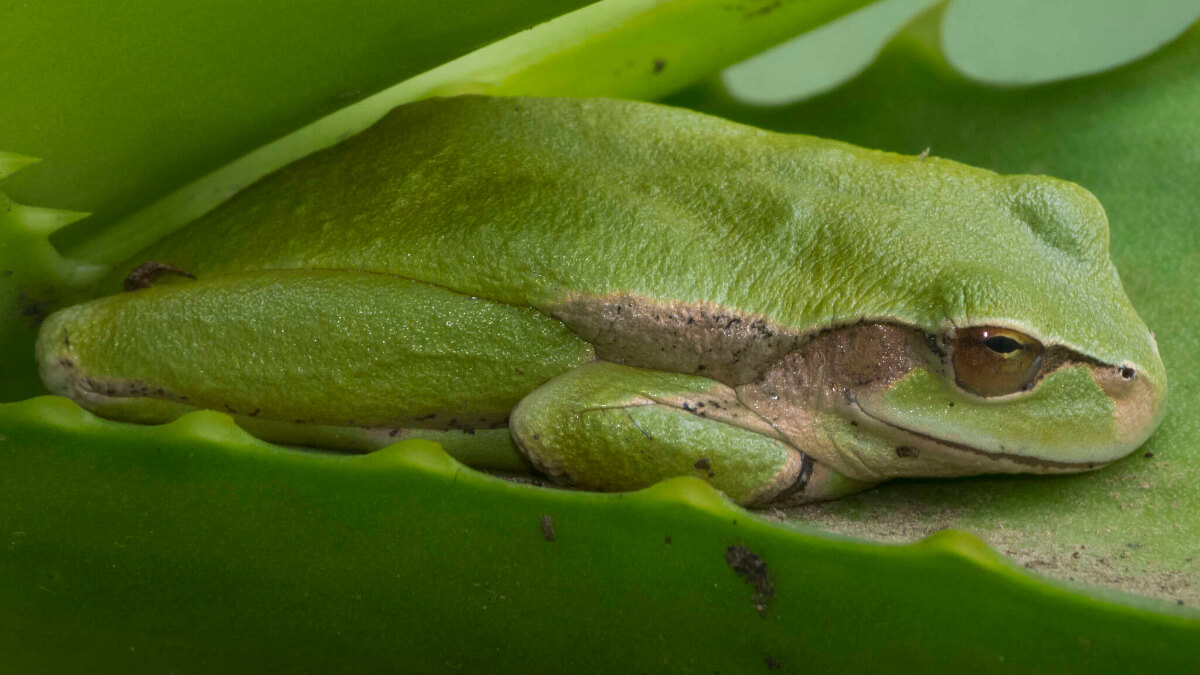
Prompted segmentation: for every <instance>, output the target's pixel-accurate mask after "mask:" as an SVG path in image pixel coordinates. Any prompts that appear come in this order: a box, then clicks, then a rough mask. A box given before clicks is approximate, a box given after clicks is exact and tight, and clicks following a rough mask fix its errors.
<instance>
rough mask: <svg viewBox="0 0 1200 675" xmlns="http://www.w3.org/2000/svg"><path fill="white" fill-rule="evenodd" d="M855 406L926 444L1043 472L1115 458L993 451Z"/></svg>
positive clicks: (1094, 465) (1084, 467)
mask: <svg viewBox="0 0 1200 675" xmlns="http://www.w3.org/2000/svg"><path fill="white" fill-rule="evenodd" d="M854 407H855V408H857V409H858V411H859V412H860V413H862V414H863V415H864V416H866V417H867V418H869V419H870V420H872V421H874V422H876V423H878V424H882V425H883V426H885V427H888V428H889V429H893V430H895V431H899V432H900V433H903V434H907V435H909V436H912V437H913V438H915V439H919V440H920V441H921V442H923V443H925V444H933V445H936V446H941V447H943V448H949V449H952V450H959V451H962V452H969V453H971V454H975V455H980V456H982V457H986V458H988V459H1003V460H1007V461H1010V462H1013V463H1015V464H1022V465H1025V466H1030V467H1034V468H1037V469H1040V470H1041V471H1043V472H1058V471H1062V472H1069V471H1087V470H1089V469H1098V468H1100V467H1102V466H1106V465H1108V464H1110V463H1112V461H1113V460H1102V461H1091V462H1063V461H1058V460H1053V459H1042V458H1041V457H1033V456H1031V455H1019V454H1016V453H1012V452H996V451H992V450H984V449H982V448H977V447H974V446H970V445H967V444H965V443H959V442H957V441H951V440H948V439H945V438H938V437H937V436H931V435H929V434H927V433H924V432H921V431H915V430H913V429H909V428H907V427H902V426H900V425H898V424H894V423H892V422H889V421H888V420H885V419H883V418H882V417H879V416H876V415H872V414H871V413H870V412H868V411H867V410H866V409H865V408H863V407H862V405H861V404H859V403H857V402H855V405H854ZM919 444H920V443H919Z"/></svg>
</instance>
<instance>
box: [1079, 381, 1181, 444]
mask: <svg viewBox="0 0 1200 675" xmlns="http://www.w3.org/2000/svg"><path fill="white" fill-rule="evenodd" d="M1156 365H1158V368H1142V367H1138V366H1136V365H1132V364H1122V365H1117V366H1094V367H1093V368H1092V378H1093V379H1095V380H1096V384H1098V385H1100V388H1101V389H1103V390H1104V393H1105V394H1107V395H1108V396H1109V398H1111V399H1112V401H1113V404H1114V406H1115V409H1114V411H1113V420H1114V422H1115V425H1116V440H1117V442H1118V443H1119V444H1120V445H1121V446H1123V447H1125V448H1127V450H1126V452H1131V451H1133V450H1134V449H1135V448H1137V447H1138V446H1140V445H1141V444H1142V443H1144V442H1145V441H1146V439H1147V438H1149V437H1150V434H1152V433H1154V430H1155V429H1156V428H1158V424H1159V422H1161V421H1162V417H1163V413H1164V412H1165V411H1166V406H1165V403H1166V393H1167V386H1166V377H1165V376H1164V375H1163V368H1162V365H1161V364H1156Z"/></svg>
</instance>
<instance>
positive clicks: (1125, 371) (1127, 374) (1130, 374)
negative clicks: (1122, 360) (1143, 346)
mask: <svg viewBox="0 0 1200 675" xmlns="http://www.w3.org/2000/svg"><path fill="white" fill-rule="evenodd" d="M1118 372H1120V373H1121V377H1122V378H1124V379H1126V380H1132V379H1133V378H1134V376H1136V375H1137V371H1136V370H1134V369H1133V368H1130V367H1129V366H1121V368H1120V370H1118Z"/></svg>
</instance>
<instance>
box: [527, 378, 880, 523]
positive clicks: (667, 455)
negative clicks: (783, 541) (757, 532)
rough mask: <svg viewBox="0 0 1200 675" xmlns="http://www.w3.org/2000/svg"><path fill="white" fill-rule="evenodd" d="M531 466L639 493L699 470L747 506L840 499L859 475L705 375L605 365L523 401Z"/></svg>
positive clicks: (591, 486)
mask: <svg viewBox="0 0 1200 675" xmlns="http://www.w3.org/2000/svg"><path fill="white" fill-rule="evenodd" d="M509 428H510V429H511V430H512V434H513V438H514V439H515V440H516V441H517V445H518V446H519V447H520V448H521V450H522V451H523V452H524V453H525V454H526V455H527V456H528V458H529V459H530V461H531V462H533V464H534V466H536V467H537V468H538V469H539V470H541V471H543V472H545V473H546V474H547V475H548V476H550V477H551V478H552V479H553V480H555V481H556V482H559V483H563V484H566V485H571V486H574V487H578V488H582V489H585V490H604V491H617V490H635V489H638V488H642V487H646V486H648V485H651V484H653V483H656V482H658V481H660V480H663V479H665V478H670V477H673V476H685V475H690V476H698V477H700V478H702V479H703V480H706V481H708V482H709V483H710V484H712V485H713V486H714V487H716V488H717V489H719V490H721V491H722V492H724V493H725V494H727V495H728V496H729V497H730V498H731V499H733V500H734V501H736V502H737V503H739V504H742V505H745V506H763V505H768V504H772V505H790V504H799V503H803V502H809V501H818V500H823V499H833V498H836V497H840V496H842V495H845V494H849V493H852V492H857V491H859V490H862V489H864V488H866V487H870V484H866V483H861V482H859V481H852V480H850V479H848V478H846V477H844V476H843V475H842V474H840V473H838V472H836V471H834V470H832V469H830V468H828V467H826V466H824V465H822V464H819V463H817V462H815V461H813V459H812V458H811V457H809V456H807V455H805V454H804V453H803V452H800V451H799V450H797V449H795V448H794V447H792V446H791V445H789V444H788V443H786V442H785V441H784V440H782V436H781V435H780V434H779V433H778V432H777V431H776V430H775V429H773V428H772V427H771V425H770V424H768V423H767V422H765V421H764V420H763V419H762V418H760V417H758V416H757V415H755V414H754V413H752V412H750V411H749V410H748V409H746V408H745V407H743V406H742V405H741V404H739V403H738V402H737V395H736V393H735V392H734V391H733V390H732V389H730V388H729V387H727V386H725V385H723V384H721V383H719V382H715V381H713V380H709V379H706V378H703V377H695V376H692V375H681V374H677V373H665V372H661V371H654V370H643V369H639V368H630V367H627V366H619V365H616V364H612V363H607V362H603V361H598V362H595V363H592V364H589V365H586V366H583V367H580V368H575V369H574V370H571V371H568V372H567V373H564V374H562V375H559V376H558V377H555V378H554V379H552V380H550V381H549V382H547V383H546V384H544V385H543V386H541V387H540V388H538V389H537V390H536V391H534V392H533V393H531V394H529V395H528V396H526V397H525V399H524V400H522V401H521V403H520V405H518V406H517V407H516V409H515V410H514V411H513V414H512V418H511V420H510V422H509Z"/></svg>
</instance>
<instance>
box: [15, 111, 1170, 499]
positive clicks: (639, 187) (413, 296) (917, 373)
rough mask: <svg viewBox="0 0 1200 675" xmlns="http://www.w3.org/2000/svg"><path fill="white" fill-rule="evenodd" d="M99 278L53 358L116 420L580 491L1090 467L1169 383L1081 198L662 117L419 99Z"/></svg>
mask: <svg viewBox="0 0 1200 675" xmlns="http://www.w3.org/2000/svg"><path fill="white" fill-rule="evenodd" d="M170 271H175V272H183V273H186V274H163V273H164V272H170ZM189 277H190V278H189ZM123 279H124V280H125V282H126V285H127V286H128V289H129V290H127V291H125V292H121V291H120V284H121V281H122V280H123ZM105 283H106V284H107V286H106V287H105V289H103V291H102V292H113V294H111V295H108V296H106V297H100V298H99V299H96V300H93V301H91V302H87V303H84V304H80V305H77V306H73V307H69V308H67V309H64V310H62V311H59V312H57V313H55V314H54V315H52V316H51V317H50V318H49V319H48V320H47V321H46V322H45V324H44V326H43V327H42V329H41V334H40V336H39V342H38V358H39V364H40V368H41V374H42V378H43V380H44V382H45V384H46V385H47V387H48V388H49V389H50V390H51V391H52V392H55V393H58V394H62V395H65V396H68V397H70V398H72V399H74V400H76V401H78V402H79V403H80V404H81V405H82V406H84V407H85V408H88V409H90V410H92V411H94V412H96V413H97V414H99V415H102V416H106V417H110V418H113V419H117V420H126V421H131V422H141V423H162V422H166V421H168V420H171V419H173V418H175V417H177V416H179V415H181V414H183V413H185V412H187V411H191V410H195V409H212V410H219V411H225V412H227V413H228V414H230V415H232V416H233V417H234V419H235V420H236V421H237V422H238V424H240V425H241V426H243V427H244V428H245V429H247V430H248V431H249V432H250V433H252V434H254V435H256V436H258V437H260V438H263V439H267V440H271V441H275V442H279V443H284V444H295V445H306V446H317V447H324V448H332V449H339V450H352V451H368V450H371V449H375V448H380V447H382V446H385V445H387V444H389V443H392V442H395V441H397V440H400V439H405V438H414V437H418V438H427V439H433V440H436V441H438V442H440V443H441V444H442V445H443V446H444V447H445V449H446V450H447V451H448V452H449V453H450V454H451V455H453V456H455V457H457V458H458V459H460V460H461V461H463V462H464V463H466V464H468V465H471V466H475V467H479V468H483V469H488V470H494V471H498V472H510V471H525V470H528V469H529V468H533V469H536V470H537V471H539V472H541V473H543V474H545V475H546V476H548V477H549V478H551V479H553V480H554V481H556V482H558V483H561V484H565V485H571V486H575V487H577V488H581V489H588V490H629V489H635V488H639V487H642V486H646V485H649V484H651V483H654V482H656V481H658V480H661V479H663V478H666V477H670V476H677V475H695V476H699V477H701V478H703V479H704V480H706V481H708V482H710V483H711V484H712V485H714V486H716V487H717V488H719V489H720V490H722V491H724V492H725V493H726V494H727V495H728V496H729V497H731V498H732V499H733V500H735V501H737V502H738V503H741V504H745V505H764V504H796V503H801V502H806V501H813V500H821V499H831V498H836V497H838V496H841V495H846V494H849V493H852V492H855V491H859V490H862V489H864V488H866V487H869V486H871V485H874V484H876V483H879V482H881V481H884V480H887V479H889V478H893V477H899V476H966V475H973V474H981V473H1011V472H1032V473H1060V472H1072V471H1081V470H1086V469H1093V468H1097V467H1101V466H1104V465H1105V464H1108V463H1109V462H1112V461H1114V460H1116V459H1118V458H1120V457H1121V456H1123V455H1125V454H1127V453H1129V452H1130V451H1131V450H1133V449H1134V448H1136V447H1137V446H1138V445H1140V444H1141V443H1142V442H1143V441H1145V440H1146V438H1147V437H1148V436H1149V435H1150V434H1151V432H1152V431H1153V430H1154V429H1155V427H1156V426H1157V424H1158V422H1159V420H1160V418H1161V416H1162V412H1163V400H1164V396H1165V392H1166V379H1165V374H1164V369H1163V364H1162V361H1161V360H1160V358H1159V354H1158V349H1157V346H1156V344H1155V341H1154V337H1153V336H1152V334H1151V332H1150V331H1149V330H1148V329H1147V327H1146V325H1145V324H1144V323H1143V322H1142V320H1141V319H1140V318H1139V317H1138V315H1137V313H1136V312H1135V310H1134V308H1133V306H1132V305H1131V304H1130V301H1129V299H1128V298H1127V297H1126V295H1125V293H1124V291H1123V289H1122V287H1121V282H1120V279H1119V278H1118V276H1117V271H1116V269H1115V268H1114V267H1113V264H1112V262H1111V261H1110V259H1109V255H1108V225H1107V220H1106V216H1105V214H1104V211H1103V209H1102V208H1101V206H1100V204H1099V202H1098V201H1097V200H1096V199H1095V198H1094V197H1093V196H1092V195H1091V194H1090V193H1089V192H1087V191H1086V190H1084V189H1083V188H1081V187H1079V186H1077V185H1075V184H1073V183H1069V182H1066V181H1062V180H1057V179H1054V178H1047V177H1042V176H1002V175H998V174H996V173H993V172H991V171H985V170H982V169H978V168H973V167H970V166H965V165H962V164H959V163H956V162H952V161H948V160H943V159H938V158H934V157H924V156H920V157H910V156H902V155H897V154H891V153H887V152H880V151H875V150H868V149H863V148H859V147H855V146H852V145H848V144H846V143H840V142H835V141H830V140H824V139H819V138H813V137H808V136H801V135H783V134H778V133H772V132H767V131H763V130H759V129H755V128H751V127H747V126H742V125H738V124H734V123H731V122H728V121H725V120H721V119H717V118H713V117H709V116H705V115H702V114H698V113H695V112H690V111H685V110H679V109H674V108H670V107H665V106H661V105H655V104H649V103H640V102H630V101H617V100H578V99H548V98H489V97H479V96H467V97H458V98H445V99H433V100H426V101H421V102H418V103H413V104H409V105H405V106H401V107H399V108H397V109H395V110H393V111H392V112H391V113H389V114H388V115H387V116H386V117H385V118H384V119H383V120H381V121H380V122H379V123H378V124H376V125H375V126H374V127H372V128H371V129H369V130H367V131H365V132H363V133H361V134H359V135H357V136H355V137H352V138H350V139H348V140H346V141H344V142H342V143H341V144H339V145H336V146H334V147H332V148H330V149H328V150H324V151H322V152H319V153H316V154H314V155H311V156H309V157H307V158H304V159H302V160H300V161H297V162H295V163H294V164H292V165H290V166H288V167H286V168H284V169H282V170H280V171H278V172H276V173H274V174H272V175H269V176H267V177H265V178H263V179H262V180H260V181H259V182H257V183H255V184H254V185H252V186H250V187H248V188H246V189H245V190H243V191H242V192H240V193H239V194H237V195H236V196H234V197H233V198H232V199H230V200H228V201H227V202H225V203H224V204H222V205H221V206H219V207H218V208H216V209H215V210H213V211H211V212H209V213H208V214H207V215H204V216H202V217H201V218H199V219H198V220H196V221H195V222H193V223H192V224H190V225H188V226H187V227H185V228H183V229H181V230H179V231H178V232H176V233H174V234H173V235H171V236H168V237H166V238H165V239H163V240H162V241H160V242H158V243H156V244H154V245H152V246H150V247H149V248H147V249H145V250H143V251H142V252H140V253H139V254H138V255H137V256H136V257H135V258H134V259H132V260H130V261H129V262H128V263H127V264H125V265H123V266H120V267H119V268H118V269H116V270H115V271H114V273H113V275H112V277H111V278H110V279H108V280H107V281H106V282H105Z"/></svg>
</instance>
